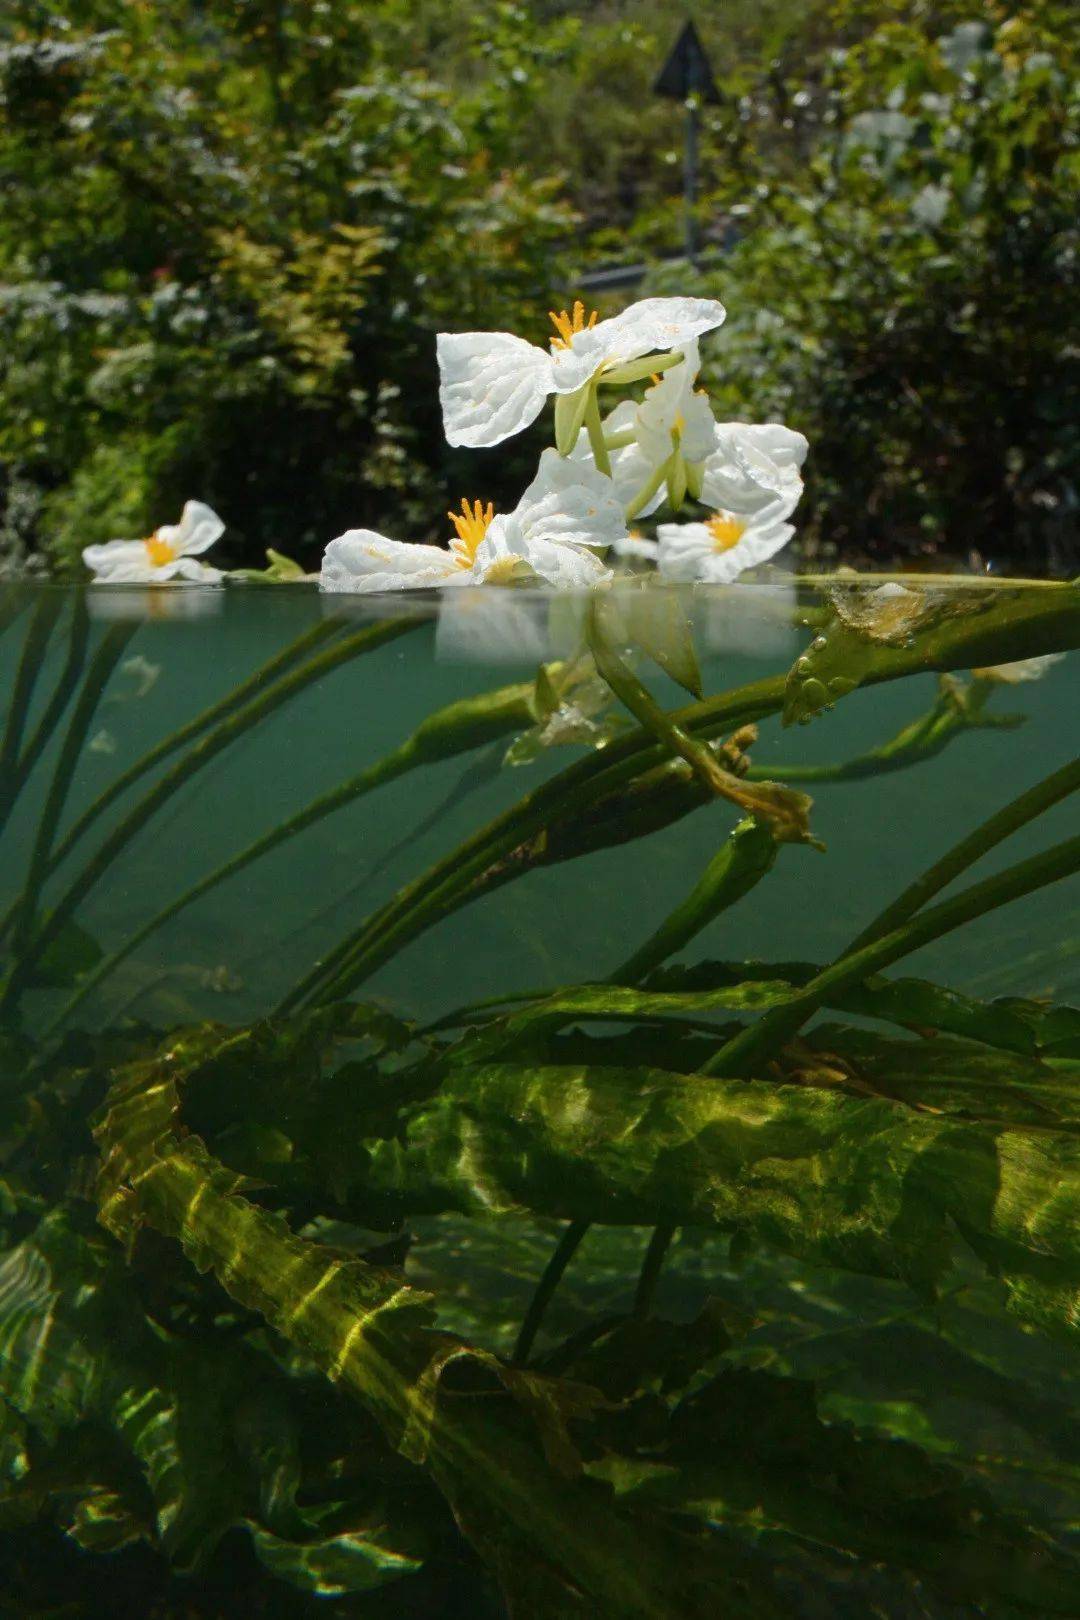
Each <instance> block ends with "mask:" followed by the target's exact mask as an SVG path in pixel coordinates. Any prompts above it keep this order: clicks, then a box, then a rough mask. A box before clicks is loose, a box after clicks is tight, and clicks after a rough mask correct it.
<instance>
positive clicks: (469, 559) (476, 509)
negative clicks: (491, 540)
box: [446, 500, 495, 568]
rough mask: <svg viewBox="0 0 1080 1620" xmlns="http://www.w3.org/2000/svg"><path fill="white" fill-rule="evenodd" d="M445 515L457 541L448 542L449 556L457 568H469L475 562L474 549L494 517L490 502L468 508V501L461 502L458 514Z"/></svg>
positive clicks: (475, 502)
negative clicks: (452, 526)
mask: <svg viewBox="0 0 1080 1620" xmlns="http://www.w3.org/2000/svg"><path fill="white" fill-rule="evenodd" d="M446 515H447V517H448V518H449V519H450V521H451V523H452V524H453V525H454V528H455V529H456V530H457V539H456V540H451V542H450V552H451V555H452V556H453V559H454V561H455V562H456V563H457V565H458V567H459V568H471V567H472V565H473V563H474V562H475V561H476V549H477V547H478V546H479V544H480V542H481V540H482V539H483V538H484V536H485V534H487V532H488V528H489V527H490V524H491V520H492V519H493V518H494V516H495V508H494V506H493V505H492V503H491V502H490V501H488V503H487V505H486V506H481V505H480V502H479V501H474V502H473V504H472V507H471V508H470V506H469V503H468V501H466V500H463V501H462V503H461V511H460V512H447V514H446Z"/></svg>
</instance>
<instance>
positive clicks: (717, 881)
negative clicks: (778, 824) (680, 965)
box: [610, 820, 779, 985]
mask: <svg viewBox="0 0 1080 1620" xmlns="http://www.w3.org/2000/svg"><path fill="white" fill-rule="evenodd" d="M778 847H779V846H778V845H777V842H776V839H775V838H774V837H773V836H772V834H771V833H770V832H769V830H768V828H767V827H763V826H761V825H760V824H759V823H758V822H756V821H750V820H747V821H740V822H739V825H738V826H737V827H736V828H735V830H734V832H732V833H731V835H730V836H729V837H728V838H727V839H726V840H725V841H724V843H723V844H722V845H721V847H720V848H719V849H718V850H717V852H716V854H715V855H714V856H713V857H712V860H711V861H709V863H708V865H707V866H706V868H705V870H704V872H702V874H701V876H700V877H699V878H698V881H697V882H696V883H695V885H694V887H693V888H692V889H691V891H690V893H689V894H688V895H687V896H686V897H685V899H683V900H681V901H680V902H679V904H678V905H677V906H676V907H675V909H674V911H672V912H671V913H670V914H669V915H668V916H667V917H665V919H664V921H663V922H662V923H661V924H660V927H659V928H658V929H657V930H656V932H655V933H654V934H652V935H651V936H650V938H649V939H647V940H646V941H645V943H644V944H643V945H639V946H638V949H637V950H636V951H634V953H633V954H632V955H631V956H628V957H627V958H626V961H625V962H623V963H622V964H621V966H620V967H617V968H616V969H615V971H614V973H612V974H611V975H610V980H611V982H612V983H613V984H627V985H632V984H637V983H638V982H639V981H640V980H641V979H643V978H644V977H645V975H646V974H647V973H651V972H652V970H653V968H655V967H659V965H660V963H661V962H663V961H665V960H666V959H667V957H669V956H671V955H672V953H673V952H675V951H678V950H681V949H682V947H683V946H684V945H686V944H688V943H689V941H690V940H692V939H693V938H694V936H695V934H699V933H700V932H701V930H702V929H703V928H705V927H706V926H707V925H708V924H709V923H710V922H712V920H713V918H714V917H718V916H719V915H720V913H721V912H722V911H726V910H727V908H728V907H729V906H733V905H734V904H735V902H736V901H737V900H741V899H742V897H743V895H744V894H748V893H749V892H750V890H751V889H752V888H754V887H755V885H756V884H758V883H760V882H761V880H762V878H763V877H765V875H766V874H767V873H768V872H770V871H771V870H772V868H773V865H774V863H775V861H776V852H777V849H778Z"/></svg>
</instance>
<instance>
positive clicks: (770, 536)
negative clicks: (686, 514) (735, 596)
mask: <svg viewBox="0 0 1080 1620" xmlns="http://www.w3.org/2000/svg"><path fill="white" fill-rule="evenodd" d="M785 515H786V514H785V511H784V505H783V503H782V502H777V503H775V504H774V505H773V506H771V507H765V508H763V509H762V510H761V511H759V512H750V513H745V512H744V513H738V512H717V513H716V515H715V517H711V518H707V519H706V520H705V522H704V523H661V524H659V525H658V526H657V530H656V539H657V562H658V565H659V569H660V572H661V574H664V575H666V576H667V577H668V578H669V579H673V580H695V579H703V580H706V581H707V582H708V583H709V584H712V585H728V584H730V583H731V581H732V580H734V579H738V577H739V575H740V574H741V573H744V572H745V570H746V569H747V568H753V567H754V566H755V565H756V564H757V563H763V562H768V560H769V558H770V557H774V556H775V555H776V553H777V552H778V551H779V550H780V549H781V548H782V547H783V546H786V545H787V543H788V541H789V540H790V539H791V537H792V535H793V534H794V533H795V530H794V527H793V526H792V525H791V524H790V523H785V522H784V517H785Z"/></svg>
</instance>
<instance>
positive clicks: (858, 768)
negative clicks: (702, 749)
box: [745, 700, 1025, 783]
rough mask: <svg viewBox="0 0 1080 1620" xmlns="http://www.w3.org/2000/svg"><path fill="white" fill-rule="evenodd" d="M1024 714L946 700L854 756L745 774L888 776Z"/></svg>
mask: <svg viewBox="0 0 1080 1620" xmlns="http://www.w3.org/2000/svg"><path fill="white" fill-rule="evenodd" d="M1024 718H1025V717H1024V716H1023V715H1021V714H1002V715H983V714H981V713H974V714H972V713H968V712H966V711H965V710H964V708H963V707H962V706H960V705H958V704H956V703H947V706H946V704H943V703H942V702H941V701H940V700H939V701H938V703H936V704H935V705H934V707H933V708H932V709H931V710H930V711H929V712H928V713H927V714H924V715H920V716H919V718H918V719H917V720H913V721H912V722H911V724H910V725H907V726H905V727H904V728H903V730H901V731H899V732H898V733H897V734H896V736H895V737H892V738H890V740H889V741H888V742H885V743H881V744H880V746H879V747H877V748H871V749H870V750H869V751H868V752H867V753H865V754H857V755H856V756H855V757H854V758H853V759H845V760H841V761H839V762H837V763H835V764H825V765H776V766H765V765H751V766H750V768H749V770H748V771H747V772H746V777H745V780H746V781H748V782H760V781H765V780H770V781H773V782H801V783H816V782H860V781H864V780H865V779H866V778H867V777H871V776H886V775H888V773H889V772H890V771H902V770H906V769H908V767H909V766H911V765H920V764H922V762H923V761H924V760H928V759H933V758H934V757H935V756H936V755H938V754H940V753H941V752H942V751H943V750H944V749H945V748H947V747H948V745H949V743H950V742H951V741H952V740H953V738H954V737H957V736H960V735H962V734H963V733H964V732H965V731H976V730H981V731H1013V730H1015V729H1016V728H1017V727H1018V726H1021V725H1023V723H1024Z"/></svg>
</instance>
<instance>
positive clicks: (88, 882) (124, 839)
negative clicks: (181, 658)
mask: <svg viewBox="0 0 1080 1620" xmlns="http://www.w3.org/2000/svg"><path fill="white" fill-rule="evenodd" d="M420 623H421V621H420V620H416V619H390V620H387V621H386V622H385V623H383V624H376V625H371V626H368V627H366V628H365V629H363V630H358V631H356V632H355V633H354V634H353V635H351V636H347V637H345V639H344V640H343V641H341V642H339V643H338V644H337V645H336V646H333V647H328V648H325V649H324V650H323V651H322V652H321V653H319V654H317V655H316V656H315V657H314V658H312V659H310V660H309V661H308V662H307V663H306V664H302V665H301V666H300V668H299V669H294V670H293V671H292V672H291V673H290V674H287V675H284V676H282V677H281V678H280V679H279V680H278V681H277V682H276V684H275V685H273V686H271V687H269V688H268V689H267V690H266V691H265V692H263V693H262V695H261V696H260V697H258V698H256V699H255V700H254V701H253V702H251V703H250V704H248V706H247V707H246V708H243V709H240V710H239V711H238V712H236V713H234V714H232V715H230V716H229V718H228V719H226V720H224V721H222V722H221V724H220V725H218V726H217V727H216V728H215V729H214V730H213V731H210V732H208V733H206V734H205V735H204V736H203V737H202V738H201V739H200V740H199V741H198V742H196V743H195V744H194V746H193V747H192V748H191V749H190V750H189V751H188V753H187V754H185V755H184V756H183V758H181V759H179V760H178V761H177V762H176V764H175V765H173V766H172V768H171V769H170V770H168V771H166V772H165V774H164V775H163V776H162V777H160V778H159V779H158V781H157V782H155V784H154V786H153V787H152V788H151V789H150V791H149V792H148V793H146V794H145V795H144V796H143V798H142V799H140V800H139V802H138V803H137V804H136V805H134V806H133V807H132V809H131V810H130V811H129V812H128V814H127V815H126V816H125V817H124V819H123V820H122V821H121V822H120V823H119V824H118V825H117V826H116V827H114V828H113V830H112V831H111V832H110V833H109V835H108V837H107V838H106V839H105V842H104V843H103V844H102V845H101V846H100V847H99V848H98V850H97V852H96V854H95V855H94V856H93V857H92V858H91V860H90V861H89V862H88V863H87V865H86V866H85V867H84V868H83V869H82V871H81V872H80V873H79V875H78V877H77V878H76V879H75V881H74V882H73V883H72V884H71V886H70V888H69V889H68V890H67V892H66V893H65V894H64V895H63V896H62V897H61V899H60V900H59V901H58V902H57V904H56V905H55V907H54V908H53V910H52V912H51V913H50V914H49V916H48V918H47V919H46V921H45V923H44V925H43V926H42V928H41V929H40V930H39V932H38V933H37V935H36V937H35V938H34V939H33V940H32V941H31V942H30V944H29V947H28V949H27V953H26V956H25V958H24V959H23V961H22V962H21V963H20V964H19V966H18V967H17V969H16V970H15V972H14V973H13V974H12V975H11V976H10V977H9V980H8V984H7V987H6V989H5V991H4V994H3V997H2V998H0V1009H6V1008H7V1007H9V1006H10V1005H11V1004H12V1002H13V1000H15V999H16V998H17V997H18V995H19V992H20V990H21V989H22V986H23V983H24V981H25V976H26V971H27V969H28V968H29V967H31V966H32V965H33V963H34V961H36V960H37V958H38V957H39V956H40V954H41V952H42V951H43V950H44V949H45V948H46V946H47V945H48V944H49V943H50V941H51V940H52V939H54V938H55V937H56V934H57V933H58V932H59V930H60V929H61V928H62V927H63V925H64V923H65V922H66V921H67V919H68V918H69V917H70V916H71V914H72V913H73V912H74V910H75V908H76V907H77V906H78V905H79V904H80V903H81V902H82V901H83V900H84V899H85V897H86V895H87V894H88V893H89V892H90V890H91V889H92V888H93V887H94V885H95V884H96V883H97V881H98V880H99V878H100V877H101V876H102V875H103V873H104V872H106V871H107V870H108V868H109V866H111V864H112V862H113V861H114V860H115V859H116V857H117V855H118V854H119V853H120V851H121V850H122V849H123V848H124V847H125V845H127V844H128V843H129V842H130V841H131V839H132V838H133V837H134V836H135V834H136V833H137V832H139V831H141V829H142V828H143V827H144V826H145V825H146V823H147V822H148V821H149V820H150V818H151V817H152V816H153V815H154V814H155V812H156V811H157V810H159V809H160V808H161V806H162V805H163V804H165V803H166V802H167V800H168V799H169V798H171V796H172V795H173V794H174V793H175V792H176V791H177V790H178V789H179V788H180V787H182V786H184V785H185V784H186V783H187V782H188V781H189V780H190V779H191V778H192V777H193V776H194V775H195V774H196V773H197V772H198V771H200V770H202V769H203V767H204V766H206V765H207V764H209V762H210V761H211V760H212V759H214V758H215V757H216V756H217V755H218V754H219V753H221V751H222V749H224V748H226V747H228V745H229V744H230V743H232V742H233V741H234V740H235V738H237V737H239V736H242V735H243V734H244V732H246V731H248V730H249V729H250V728H251V727H252V726H253V725H256V724H258V723H259V722H260V721H262V720H263V719H265V717H266V716H267V715H268V714H271V713H273V711H274V710H275V709H278V708H280V707H281V705H282V704H283V703H285V702H287V701H288V700H289V699H290V698H292V697H294V696H295V695H296V694H297V693H298V692H300V691H302V690H303V689H304V688H305V687H307V686H309V685H310V684H311V683H312V681H315V680H318V679H319V678H320V677H321V676H323V675H325V674H327V673H328V672H329V671H330V670H332V669H335V668H336V667H337V666H338V665H339V664H341V663H343V662H345V660H346V659H351V658H354V657H357V656H359V655H360V654H361V653H365V652H371V651H373V650H374V649H375V648H377V647H381V646H383V645H385V643H386V642H388V641H393V640H395V639H396V638H397V637H399V636H402V635H405V634H407V633H408V632H409V631H410V630H414V629H416V628H417V627H418V625H419V624H420Z"/></svg>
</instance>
